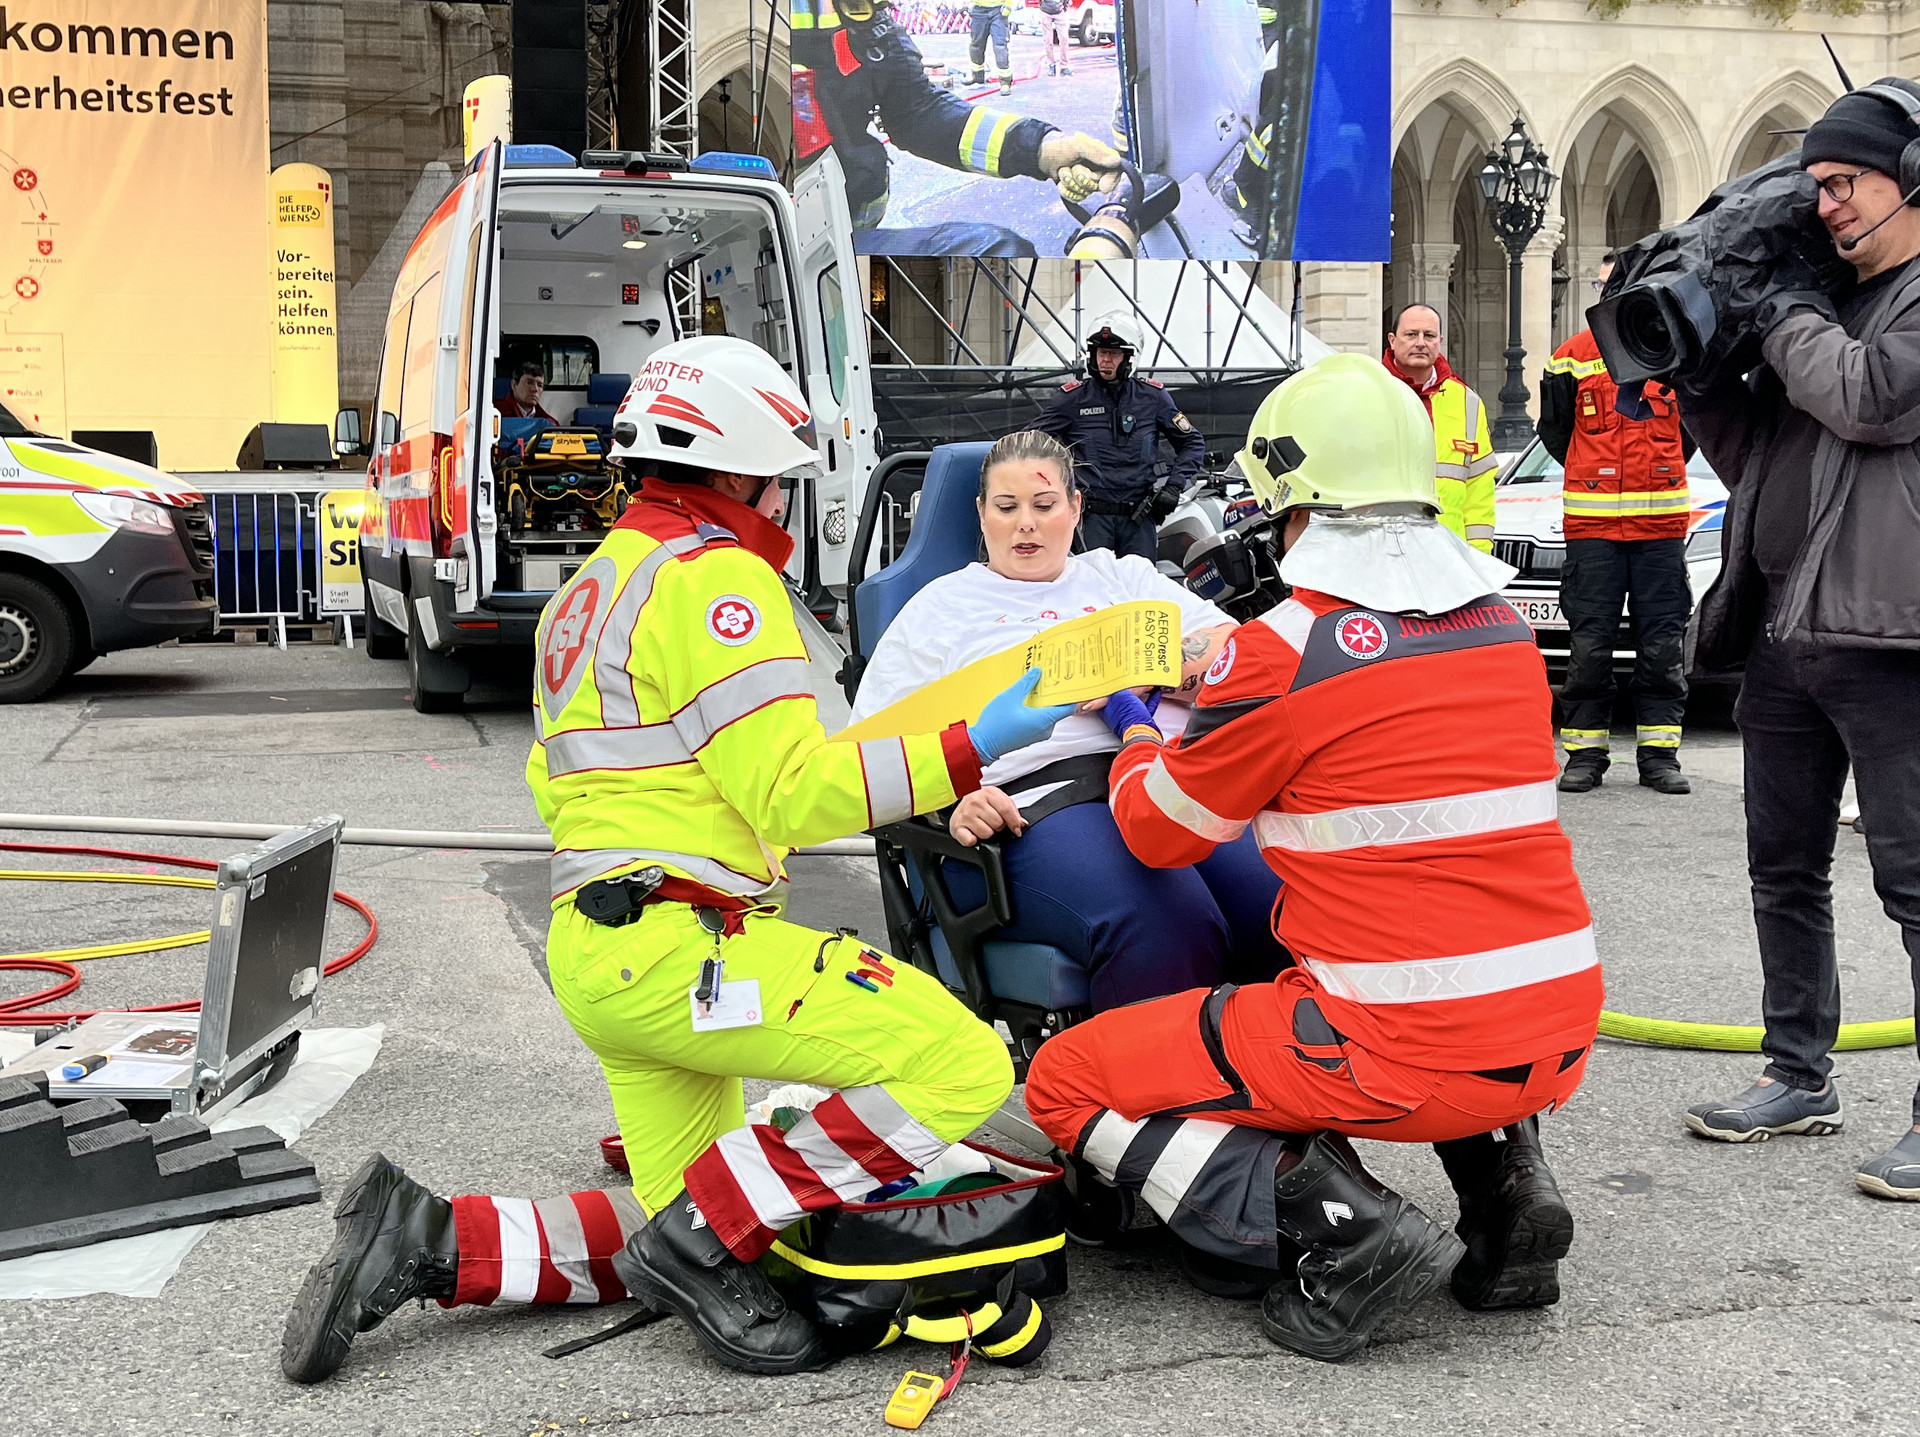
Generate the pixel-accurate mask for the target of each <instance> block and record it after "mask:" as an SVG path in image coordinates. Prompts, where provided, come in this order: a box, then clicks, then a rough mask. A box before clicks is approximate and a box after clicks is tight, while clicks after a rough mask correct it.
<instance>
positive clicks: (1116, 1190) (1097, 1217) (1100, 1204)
mask: <svg viewBox="0 0 1920 1437" xmlns="http://www.w3.org/2000/svg"><path fill="white" fill-rule="evenodd" d="M1056 1155H1057V1156H1058V1158H1059V1160H1060V1166H1061V1167H1062V1168H1064V1169H1065V1170H1066V1181H1065V1186H1066V1189H1067V1196H1068V1197H1069V1198H1070V1199H1071V1202H1070V1203H1069V1204H1068V1207H1067V1236H1068V1237H1070V1238H1072V1239H1073V1240H1074V1241H1075V1242H1077V1243H1079V1244H1080V1246H1082V1247H1111V1246H1112V1245H1113V1244H1114V1243H1116V1242H1118V1241H1119V1240H1120V1239H1121V1237H1122V1236H1123V1235H1124V1234H1125V1233H1126V1231H1127V1229H1128V1228H1130V1227H1132V1226H1133V1213H1134V1199H1133V1193H1132V1192H1131V1191H1129V1190H1128V1189H1126V1188H1122V1187H1115V1186H1114V1185H1113V1184H1112V1183H1110V1182H1108V1181H1107V1180H1106V1179H1105V1178H1103V1177H1101V1176H1100V1174H1099V1173H1097V1172H1095V1171H1094V1170H1093V1164H1092V1163H1090V1162H1088V1161H1087V1160H1086V1159H1085V1158H1076V1157H1074V1156H1073V1154H1071V1153H1057V1154H1056Z"/></svg>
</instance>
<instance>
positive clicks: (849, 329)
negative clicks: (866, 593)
mask: <svg viewBox="0 0 1920 1437" xmlns="http://www.w3.org/2000/svg"><path fill="white" fill-rule="evenodd" d="M793 207H794V211H795V214H796V216H797V220H798V225H799V234H798V237H797V238H798V253H797V261H798V271H799V272H798V274H797V275H796V276H795V289H796V290H797V299H796V302H797V303H798V305H799V307H800V313H799V316H798V320H799V323H798V325H797V326H796V327H797V329H798V330H799V332H800V334H801V336H802V346H801V359H802V364H803V366H804V368H805V371H806V388H807V399H808V402H809V403H810V404H811V405H812V406H813V421H814V427H815V428H816V429H817V430H818V432H819V435H820V454H821V461H822V464H823V466H824V473H823V475H822V477H821V478H820V479H819V480H817V481H814V482H813V489H814V492H813V494H812V495H810V496H807V495H798V494H797V495H795V496H794V500H795V502H796V503H801V504H804V505H805V508H804V512H805V513H806V515H807V517H808V522H809V523H810V524H811V525H812V526H813V533H814V547H815V551H816V553H817V555H818V562H819V570H818V576H817V577H818V580H819V583H820V584H821V586H822V587H824V588H827V589H830V590H832V591H833V592H835V593H844V592H845V591H846V583H847V560H848V557H849V556H850V555H851V554H852V552H853V531H854V528H855V526H856V520H857V517H858V515H859V513H860V505H861V503H862V501H863V500H864V499H865V497H866V491H867V480H868V478H869V477H871V475H872V474H873V466H874V463H875V461H876V458H877V456H876V454H875V452H874V451H875V447H876V446H875V427H876V420H875V417H874V408H873V371H872V369H871V367H870V365H869V363H868V359H867V329H866V318H865V316H866V306H865V304H864V303H863V301H862V295H861V285H860V271H859V268H858V261H856V260H855V258H854V253H853V212H852V211H851V210H850V209H848V207H847V188H846V179H845V176H844V175H843V174H842V172H841V169H840V161H839V160H838V159H837V158H836V157H835V156H834V153H833V151H831V150H828V151H826V152H825V153H824V154H822V155H821V156H820V158H819V159H817V160H815V161H814V162H813V163H812V164H811V165H809V166H808V167H807V168H806V169H805V170H804V171H802V172H801V174H800V176H799V178H798V179H797V180H796V181H795V182H794V190H793Z"/></svg>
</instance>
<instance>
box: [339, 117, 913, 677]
mask: <svg viewBox="0 0 1920 1437" xmlns="http://www.w3.org/2000/svg"><path fill="white" fill-rule="evenodd" d="M852 235H853V225H852V220H851V216H850V214H849V212H848V210H847V203H846V195H845V191H844V189H843V187H842V181H841V176H840V171H839V168H838V165H837V164H836V163H834V162H833V161H832V160H831V158H830V157H829V158H828V159H827V160H826V161H825V162H824V163H822V164H816V165H814V166H812V167H810V169H809V170H808V171H807V173H806V174H805V175H803V176H802V177H801V179H800V180H799V182H798V187H797V190H796V192H795V193H794V194H792V195H789V194H788V193H787V191H786V190H785V189H783V188H782V187H781V186H780V184H779V183H778V181H777V177H776V176H775V174H774V171H773V167H772V166H771V165H770V164H769V163H768V162H767V161H765V160H764V159H761V158H759V157H758V156H752V155H732V154H707V155H702V156H700V157H699V158H697V159H695V160H692V161H690V162H689V161H686V160H682V159H678V158H675V157H669V156H658V155H640V154H633V153H629V152H623V151H588V152H587V153H586V154H585V155H584V156H583V157H582V162H581V163H580V164H576V163H575V162H574V160H573V159H572V157H571V156H569V155H567V154H566V153H565V152H564V151H561V150H558V149H555V148H553V147H551V146H546V145H505V146H502V145H501V144H499V143H497V142H496V143H495V144H493V145H491V146H489V147H488V148H487V149H485V150H482V151H481V152H479V153H478V154H476V155H475V157H474V159H473V161H472V163H471V164H469V165H468V166H467V168H466V170H465V171H464V172H463V173H462V175H461V177H460V179H459V181H458V183H456V184H455V185H454V187H453V189H452V190H451V191H450V192H449V193H448V195H447V197H446V198H445V199H444V200H443V201H442V202H441V203H440V205H439V207H438V208H437V209H435V210H434V212H433V214H432V215H431V216H430V217H429V218H428V219H427V221H426V223H425V224H424V225H423V226H422V227H421V230H420V233H419V235H418V236H417V237H416V238H415V239H414V242H413V245H412V247H411V248H410V249H409V250H408V252H407V256H406V259H405V261H404V262H403V263H402V265H401V268H400V275H399V278H398V280H397V281H396V283H395V285H394V292H393V299H392V303H391V305H390V306H389V309H388V313H387V330H386V344H385V348H384V352H383V355H382V358H381V364H380V381H379V389H378V393H377V399H376V404H375V412H374V419H373V426H372V428H373V432H372V434H371V435H370V436H368V438H369V440H370V443H369V444H368V452H369V456H370V457H369V462H368V466H367V481H366V487H367V503H366V514H365V517H364V519H363V521H362V524H361V529H360V543H361V569H362V573H363V574H364V575H365V583H366V588H367V615H368V621H369V629H370V632H369V635H368V640H369V641H368V649H369V651H370V652H371V653H372V654H373V655H374V656H375V657H389V658H400V657H405V658H406V659H407V661H408V664H409V668H410V671H411V672H410V678H411V681H412V691H413V702H414V706H415V707H416V708H418V709H420V710H421V711H422V712H437V711H446V710H450V709H454V708H457V707H458V706H459V704H460V701H461V696H462V695H463V694H464V693H465V692H466V690H467V688H468V684H469V675H468V660H469V658H470V657H471V656H472V654H473V652H474V651H475V650H478V649H481V648H489V647H497V646H502V645H525V646H531V644H532V642H533V634H534V628H535V626H536V624H537V623H538V622H539V618H540V611H541V609H542V608H543V607H544V606H545V604H546V602H547V600H548V598H549V597H551V596H552V594H553V592H554V590H556V589H557V588H559V587H560V585H561V584H562V583H564V582H565V581H566V579H567V578H568V577H569V576H570V575H571V574H572V573H573V571H574V570H575V569H577V568H578V567H579V566H580V565H581V564H583V563H585V562H586V560H587V557H588V556H589V555H590V554H591V553H592V552H593V549H594V547H595V546H596V545H597V544H598V543H599V541H600V537H601V535H602V534H604V533H605V531H606V529H607V527H608V526H609V525H611V524H612V523H614V522H615V521H616V520H617V519H618V517H619V514H620V512H621V511H622V510H623V509H624V507H625V504H626V500H627V497H628V487H629V486H628V484H627V483H626V476H624V475H622V474H621V473H619V472H618V470H617V469H615V468H614V467H612V466H610V465H609V463H608V461H607V459H606V458H605V455H606V452H607V450H608V448H609V445H610V440H611V429H612V424H613V413H614V410H615V408H616V407H617V406H618V404H619V402H620V400H621V398H622V397H624V395H625V393H626V390H627V387H628V384H629V383H630V382H631V378H632V376H633V375H634V374H636V373H638V372H639V370H640V369H641V368H642V366H643V365H644V364H645V363H646V361H647V359H648V357H649V356H650V355H651V354H652V353H653V352H654V351H655V350H657V349H658V348H660V347H661V346H662V345H665V344H668V343H670V342H672V341H673V340H675V339H680V338H685V337H688V336H691V335H695V334H730V335H733V336H736V337H738V338H741V339H746V340H750V341H752V342H753V343H755V344H758V345H759V346H760V347H761V348H763V349H765V350H766V351H767V352H768V353H770V354H772V355H773V357H774V358H775V359H777V360H778V361H779V362H780V363H781V364H782V365H783V366H784V367H785V368H786V369H787V370H788V372H789V373H791V374H792V375H793V376H794V378H795V380H796V381H797V382H798V383H799V384H800V386H801V388H802V389H803V390H804V391H805V392H806V394H807V398H808V401H809V403H810V404H811V405H812V408H813V415H814V421H815V429H816V431H817V433H818V434H819V445H820V457H819V463H818V464H817V465H816V466H813V467H812V468H811V469H810V470H809V471H803V472H801V473H798V474H795V475H792V476H789V477H788V479H787V480H786V481H785V482H787V483H789V484H790V485H791V487H792V492H791V493H790V496H789V504H788V514H789V518H788V520H787V523H788V526H789V528H791V529H793V530H794V531H795V539H796V544H795V550H794V559H793V561H792V563H791V564H790V565H789V568H788V578H789V580H790V581H791V583H792V584H793V586H794V588H795V589H796V590H797V591H798V592H799V593H800V594H801V595H802V596H803V597H805V598H806V599H807V600H808V601H809V602H813V601H815V600H817V599H820V598H822V596H826V595H830V594H837V593H840V592H843V591H844V588H845V584H846V575H847V559H848V555H849V553H850V551H851V548H852V543H851V541H852V537H853V528H854V524H853V518H854V516H856V515H857V514H858V512H859V507H860V503H861V500H862V498H863V496H864V492H865V488H866V483H867V479H868V476H869V475H870V474H871V473H872V470H873V464H874V448H875V431H874V411H873V392H872V382H871V375H870V372H869V370H868V359H867V348H866V336H865V329H864V326H863V324H862V323H861V321H860V315H861V304H860V296H859V293H858V289H857V286H858V284H859V277H858V274H857V272H856V270H855V261H854V255H853V240H852ZM529 361H531V362H534V363H537V364H538V365H539V366H540V368H541V370H542V372H543V373H544V375H545V377H546V381H547V388H546V391H545V394H544V396H543V397H542V399H541V407H542V408H543V409H545V410H546V411H547V413H548V414H549V415H550V416H551V420H544V419H537V418H521V417H514V418H504V417H503V416H502V414H501V412H500V410H499V409H498V408H496V403H497V402H498V401H501V400H503V399H504V398H505V397H506V395H507V390H508V386H509V385H510V383H511V380H512V376H513V375H514V373H515V372H516V371H517V370H518V369H519V367H520V366H521V365H522V364H524V363H527V362H529ZM353 417H354V416H353V415H352V414H351V412H346V411H343V415H342V419H343V421H346V420H350V419H352V418H353ZM349 427H351V426H349ZM356 437H357V436H356ZM826 602H828V603H831V599H827V600H826Z"/></svg>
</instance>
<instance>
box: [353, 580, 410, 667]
mask: <svg viewBox="0 0 1920 1437" xmlns="http://www.w3.org/2000/svg"><path fill="white" fill-rule="evenodd" d="M360 589H361V592H362V594H363V595H364V596H365V597H364V599H363V604H364V610H363V611H364V612H365V614H366V617H367V657H368V658H370V659H404V658H405V657H406V656H407V632H406V630H405V629H396V628H395V627H394V626H393V625H392V624H390V623H388V622H387V621H386V620H385V619H383V618H381V617H380V611H379V610H378V609H376V608H374V606H373V591H372V590H371V589H369V588H368V587H367V581H366V580H365V579H362V580H361V581H360Z"/></svg>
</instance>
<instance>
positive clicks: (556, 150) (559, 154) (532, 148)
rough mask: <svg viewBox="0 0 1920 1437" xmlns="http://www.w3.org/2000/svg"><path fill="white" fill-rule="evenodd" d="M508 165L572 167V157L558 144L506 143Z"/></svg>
mask: <svg viewBox="0 0 1920 1437" xmlns="http://www.w3.org/2000/svg"><path fill="white" fill-rule="evenodd" d="M506 163H507V164H509V165H565V166H566V167H567V168H568V169H573V168H574V158H573V156H572V155H570V154H568V153H567V152H566V151H565V150H563V149H561V148H560V147H559V146H558V145H508V146H507V158H506Z"/></svg>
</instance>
